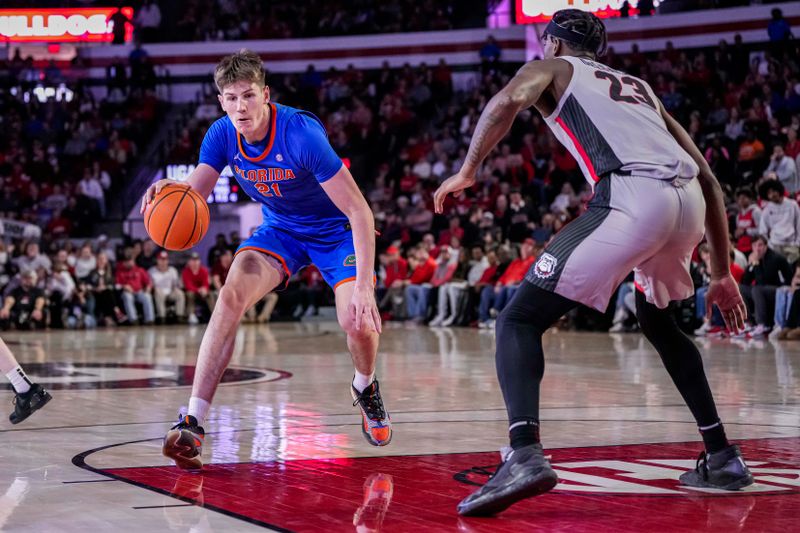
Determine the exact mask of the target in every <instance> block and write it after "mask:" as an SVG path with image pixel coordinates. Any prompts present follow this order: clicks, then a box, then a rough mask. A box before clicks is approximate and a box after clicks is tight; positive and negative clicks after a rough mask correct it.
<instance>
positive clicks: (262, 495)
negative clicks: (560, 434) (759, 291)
mask: <svg viewBox="0 0 800 533" xmlns="http://www.w3.org/2000/svg"><path fill="white" fill-rule="evenodd" d="M740 444H741V446H742V449H743V451H744V453H745V457H746V458H747V460H748V462H749V463H750V465H751V469H752V471H753V474H754V475H755V477H756V481H757V483H756V484H755V485H754V486H753V487H750V488H749V489H748V490H746V491H741V492H735V493H722V492H718V491H708V492H700V491H693V490H687V489H685V488H681V487H679V486H678V483H677V477H678V475H680V473H681V472H682V470H683V469H684V468H685V466H686V465H688V464H689V463H690V462H693V461H689V459H688V458H691V457H693V456H696V454H697V453H698V451H699V447H698V444H697V443H672V444H644V445H627V446H608V447H588V448H569V449H554V450H551V451H550V452H549V453H551V454H552V462H553V464H554V467H555V468H556V470H557V471H558V473H559V478H560V479H561V483H560V484H559V485H558V487H557V488H556V490H555V491H553V492H551V493H550V494H546V495H543V496H541V497H539V498H535V499H532V500H528V501H525V502H522V503H520V504H518V505H517V506H515V507H512V508H511V509H509V510H508V511H506V512H505V513H503V514H502V515H500V516H499V517H496V518H480V519H478V518H460V517H458V516H457V514H456V512H455V505H456V503H457V502H458V501H459V500H460V499H461V498H463V497H464V496H466V495H467V494H469V492H470V491H471V490H473V489H474V488H475V484H480V483H483V482H485V480H486V479H487V478H488V476H489V475H490V474H491V472H493V471H494V468H495V466H496V463H497V462H498V458H499V456H498V454H497V453H471V454H449V455H423V456H405V457H380V458H356V459H335V460H300V461H287V462H273V463H237V464H217V465H210V466H208V467H207V468H206V469H205V470H204V471H203V472H202V473H198V474H188V473H184V472H182V471H179V470H178V469H177V468H174V467H146V468H119V469H111V470H102V471H99V472H100V473H103V474H106V475H110V476H112V477H115V478H117V479H120V480H123V481H127V482H130V483H134V484H136V485H138V486H141V487H144V488H148V489H151V490H156V491H157V492H161V493H164V494H169V495H172V496H175V497H177V498H180V499H182V500H184V501H188V502H192V503H195V504H196V505H200V506H204V507H206V508H209V509H213V510H216V511H220V512H223V513H225V514H227V515H230V516H235V517H238V518H241V519H243V520H246V521H248V522H251V523H256V524H262V525H265V526H269V527H273V528H279V529H283V530H289V531H321V530H324V531H353V530H354V529H355V530H357V531H377V530H386V531H530V530H533V529H537V530H542V531H567V530H568V531H570V532H575V531H594V532H597V531H642V530H648V531H687V532H688V531H720V532H722V531H725V532H730V531H783V532H788V531H792V530H794V528H795V527H796V516H797V515H798V514H800V439H797V438H783V439H780V438H779V439H758V440H750V441H744V442H741V443H740Z"/></svg>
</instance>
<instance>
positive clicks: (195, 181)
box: [139, 163, 219, 213]
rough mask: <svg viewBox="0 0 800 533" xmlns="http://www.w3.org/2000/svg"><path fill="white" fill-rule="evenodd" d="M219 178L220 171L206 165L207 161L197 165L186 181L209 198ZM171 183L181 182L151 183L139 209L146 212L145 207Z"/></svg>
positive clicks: (165, 180) (162, 181) (201, 194)
mask: <svg viewBox="0 0 800 533" xmlns="http://www.w3.org/2000/svg"><path fill="white" fill-rule="evenodd" d="M218 179H219V172H217V171H216V169H215V168H214V167H212V166H210V165H206V164H205V163H200V164H199V165H197V167H196V168H195V169H194V170H193V171H192V173H191V174H189V177H188V178H186V183H188V184H189V185H191V187H192V189H194V190H195V191H197V193H198V194H200V196H202V197H203V198H208V197H209V196H211V192H212V191H213V190H214V186H215V185H216V184H217V180H218ZM170 183H180V182H179V181H177V180H168V179H163V180H158V181H157V182H155V183H154V184H152V185H150V187H148V188H147V192H145V193H144V196H143V197H142V206H141V208H140V209H139V212H140V213H144V210H145V207H147V204H149V203H150V202H152V201H153V198H155V196H156V195H157V194H158V193H160V192H161V189H163V188H164V187H166V186H167V185H169V184H170Z"/></svg>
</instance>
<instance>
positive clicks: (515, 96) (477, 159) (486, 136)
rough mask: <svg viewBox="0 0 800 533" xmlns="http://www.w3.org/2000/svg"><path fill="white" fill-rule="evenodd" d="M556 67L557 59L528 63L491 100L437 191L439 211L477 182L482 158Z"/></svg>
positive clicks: (536, 96)
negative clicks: (452, 172) (451, 196)
mask: <svg viewBox="0 0 800 533" xmlns="http://www.w3.org/2000/svg"><path fill="white" fill-rule="evenodd" d="M555 68H556V65H555V64H554V60H549V61H533V62H531V63H527V64H526V65H524V66H523V67H522V68H521V69H519V71H518V72H517V74H516V76H514V78H512V79H511V81H510V82H508V85H506V86H505V87H503V89H502V90H500V92H498V93H497V94H496V95H494V97H492V99H491V100H489V103H487V104H486V107H485V108H484V109H483V112H482V113H481V116H480V119H478V124H477V125H476V126H475V133H474V134H473V135H472V140H471V141H470V143H469V151H468V152H467V157H466V158H465V160H464V165H463V166H462V167H461V170H459V171H458V174H456V175H454V176H451V177H450V178H448V179H447V180H445V181H444V183H442V185H441V186H440V187H439V189H438V190H437V191H436V193H434V197H433V203H434V207H435V209H436V212H437V213H441V212H442V207H443V205H444V200H445V198H446V197H447V195H448V194H455V195H458V194H460V193H461V191H463V190H464V189H468V188H469V187H471V186H472V185H473V184H474V183H475V174H476V173H477V172H478V168H479V167H480V165H481V163H482V162H483V160H484V159H486V156H487V155H489V152H491V151H492V149H493V148H494V147H495V146H497V143H499V142H500V140H501V139H502V138H503V137H505V136H506V134H507V133H508V130H510V129H511V125H512V124H513V123H514V118H515V117H516V116H517V113H519V112H520V111H521V110H523V109H526V108H528V107H531V106H532V105H533V104H535V103H536V102H537V101H538V100H539V98H540V97H541V96H542V94H543V93H544V91H545V90H546V89H547V87H549V86H550V83H552V81H553V75H554V73H555Z"/></svg>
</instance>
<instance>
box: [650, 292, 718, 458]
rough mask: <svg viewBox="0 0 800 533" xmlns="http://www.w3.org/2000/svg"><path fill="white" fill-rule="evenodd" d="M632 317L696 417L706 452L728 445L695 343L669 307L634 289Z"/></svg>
mask: <svg viewBox="0 0 800 533" xmlns="http://www.w3.org/2000/svg"><path fill="white" fill-rule="evenodd" d="M636 316H637V318H638V319H639V325H640V326H641V328H642V333H644V335H645V337H647V340H649V341H650V342H651V343H652V344H653V346H654V347H655V349H656V350H657V351H658V355H660V356H661V360H662V361H663V363H664V367H666V369H667V372H669V375H670V377H671V378H672V381H673V382H674V383H675V386H676V387H677V388H678V392H680V393H681V396H683V400H684V401H685V402H686V405H688V406H689V410H690V411H691V412H692V415H694V418H695V420H697V425H698V426H699V427H700V433H701V434H702V435H703V441H704V442H705V444H706V448H707V449H708V451H709V452H714V451H717V450H718V449H722V448H724V447H726V446H728V441H727V439H726V438H725V431H724V430H723V429H722V424H720V421H719V415H718V414H717V407H716V405H715V404H714V397H713V396H712V395H711V389H710V387H709V386H708V380H707V379H706V374H705V371H704V370H703V359H702V358H701V357H700V351H699V350H698V349H697V346H695V344H694V343H693V342H692V341H691V339H689V337H687V336H686V335H685V334H684V333H683V332H682V331H681V330H680V329H679V328H678V324H676V323H675V319H674V318H673V316H672V313H671V312H670V310H669V309H659V308H658V307H656V306H655V305H653V304H650V303H647V300H646V299H645V296H644V294H642V293H641V292H640V291H638V290H637V291H636Z"/></svg>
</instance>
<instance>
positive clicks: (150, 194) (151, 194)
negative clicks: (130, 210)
mask: <svg viewBox="0 0 800 533" xmlns="http://www.w3.org/2000/svg"><path fill="white" fill-rule="evenodd" d="M170 183H180V182H179V181H177V180H168V179H163V180H158V181H157V182H155V183H154V184H152V185H151V186H149V187H148V188H147V192H145V193H144V196H142V207H141V208H139V213H141V214H144V210H145V208H146V207H147V204H149V203H150V202H152V201H153V198H155V197H156V195H157V194H158V193H160V192H161V189H163V188H164V187H166V186H167V185H169V184H170Z"/></svg>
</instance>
